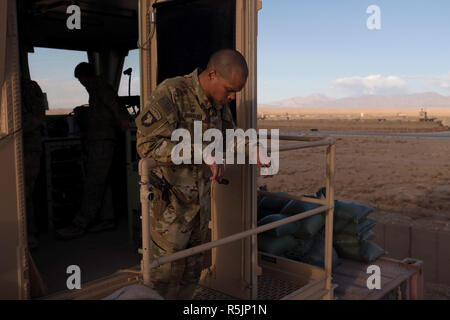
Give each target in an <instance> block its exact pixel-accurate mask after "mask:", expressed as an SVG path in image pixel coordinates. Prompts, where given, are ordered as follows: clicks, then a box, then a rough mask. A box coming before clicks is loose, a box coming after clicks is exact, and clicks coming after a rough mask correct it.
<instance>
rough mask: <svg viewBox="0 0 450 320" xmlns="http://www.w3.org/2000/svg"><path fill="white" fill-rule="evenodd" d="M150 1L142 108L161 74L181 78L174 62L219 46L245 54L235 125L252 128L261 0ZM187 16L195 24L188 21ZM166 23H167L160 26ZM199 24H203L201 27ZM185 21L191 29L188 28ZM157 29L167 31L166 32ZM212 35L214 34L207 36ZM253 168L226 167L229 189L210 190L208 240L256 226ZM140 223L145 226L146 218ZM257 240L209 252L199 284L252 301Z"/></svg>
mask: <svg viewBox="0 0 450 320" xmlns="http://www.w3.org/2000/svg"><path fill="white" fill-rule="evenodd" d="M154 3H156V1H154V0H140V1H139V4H140V22H141V24H140V26H141V27H140V43H141V46H143V48H142V49H141V50H140V63H141V99H142V100H141V105H144V104H145V101H146V100H147V99H148V97H149V96H150V93H151V90H153V89H154V88H155V87H156V85H157V82H158V81H162V80H164V79H162V78H164V77H162V75H170V76H174V75H181V74H182V73H180V74H174V73H175V72H178V71H179V70H177V71H175V70H173V69H174V64H175V63H176V62H180V61H181V60H182V62H183V63H181V64H180V65H182V66H183V67H187V65H190V64H192V63H193V62H194V61H193V60H195V59H198V58H199V56H202V57H203V55H205V53H212V52H214V51H215V50H217V49H220V48H223V47H228V48H230V47H234V48H235V49H237V50H238V51H240V52H241V53H242V54H243V55H244V56H245V58H246V60H247V62H248V65H249V78H248V81H247V84H246V86H245V87H244V89H243V90H242V91H241V93H240V94H238V96H237V99H236V122H237V126H238V127H240V128H242V129H244V130H246V129H248V128H256V105H257V102H256V33H257V11H258V7H259V5H260V2H259V1H257V0H231V1H222V0H210V1H201V0H193V1H182V0H180V1H176V0H175V1H170V2H169V1H167V2H164V1H163V2H161V1H158V4H157V5H156V9H155V8H153V6H152V5H153V4H154ZM177 6H178V7H179V8H178V9H177ZM180 8H181V9H180ZM176 10H181V11H180V15H177V13H176ZM230 10H232V11H230ZM152 12H156V20H155V21H156V25H154V24H152V23H151V21H154V20H152V19H150V17H151V16H152ZM187 12H189V14H188V13H187ZM230 12H231V13H232V14H231V15H230ZM186 17H189V21H193V22H189V21H188V20H187V19H186ZM164 21H169V22H170V23H166V24H164ZM198 21H202V22H203V23H202V24H201V25H200V24H198ZM189 23H193V24H195V25H189ZM179 25H183V30H181V31H180V29H179V27H178V29H171V28H173V26H179ZM230 27H231V28H230ZM161 28H169V29H170V30H169V31H168V32H165V30H161ZM177 30H178V31H177ZM187 30H189V32H187ZM230 30H231V33H230ZM191 31H192V32H191ZM214 32H216V33H215V34H211V33H214ZM199 35H202V37H199ZM186 37H188V38H186ZM179 38H181V39H179ZM224 38H226V39H225V40H224ZM189 39H190V40H191V41H189ZM227 39H228V40H227ZM220 41H222V42H220ZM224 41H225V42H224ZM178 42H180V43H182V44H183V48H182V50H181V49H180V50H178V51H177V48H175V46H176V44H177V43H178ZM221 46H222V47H221ZM216 47H217V48H216ZM213 49H214V50H213ZM186 52H194V53H195V52H197V53H198V54H196V55H195V56H194V57H193V58H195V59H191V58H192V57H191V56H192V55H190V56H187V54H186ZM174 53H176V54H174ZM170 54H171V55H170ZM167 56H170V57H171V59H173V60H172V65H170V66H169V67H168V66H167V65H168V63H169V62H170V61H169V62H168V61H166V60H168V59H167V58H168V57H167ZM171 59H169V60H171ZM206 59H207V58H206ZM159 60H161V61H159ZM179 60H180V61H179ZM195 63H204V64H205V65H206V63H207V61H202V62H199V61H195ZM205 65H204V66H205ZM196 66H197V67H204V66H202V65H196ZM190 67H191V68H192V69H190V70H189V71H192V70H193V68H194V67H195V66H190ZM184 71H185V70H184ZM254 167H255V166H250V165H230V166H228V167H227V172H226V177H227V179H229V180H230V185H228V186H218V185H216V186H214V187H213V189H212V192H211V195H212V197H211V198H212V199H211V201H212V203H211V209H212V212H211V213H212V221H211V223H210V228H211V230H212V240H217V239H221V238H224V237H226V236H229V235H231V234H234V233H239V232H241V231H244V230H247V229H250V228H252V227H255V226H256V180H255V173H256V169H255V168H254ZM143 224H145V222H144V219H143ZM256 239H257V237H256V235H255V236H253V237H252V238H251V239H246V240H242V241H238V242H235V243H231V244H229V245H225V246H223V247H218V248H215V249H213V250H212V265H211V267H210V268H209V269H206V270H204V272H203V274H202V280H201V284H202V285H204V286H207V287H209V288H211V289H215V290H217V291H220V292H223V293H226V294H228V295H231V296H234V297H236V298H240V299H256V297H257V268H258V267H257V241H256ZM145 258H146V257H144V259H145ZM231 262H232V263H231Z"/></svg>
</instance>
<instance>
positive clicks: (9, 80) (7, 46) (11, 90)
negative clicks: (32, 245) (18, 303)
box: [0, 0, 30, 299]
mask: <svg viewBox="0 0 450 320" xmlns="http://www.w3.org/2000/svg"><path fill="white" fill-rule="evenodd" d="M0 88H1V105H0V139H1V140H0V159H1V165H0V177H1V179H0V206H1V207H0V252H1V253H2V262H1V263H0V299H28V298H29V292H30V287H29V281H28V264H27V256H28V254H27V250H28V249H27V236H26V222H25V221H26V219H25V195H24V179H23V155H22V131H21V99H20V63H19V49H18V32H17V10H16V0H4V1H0Z"/></svg>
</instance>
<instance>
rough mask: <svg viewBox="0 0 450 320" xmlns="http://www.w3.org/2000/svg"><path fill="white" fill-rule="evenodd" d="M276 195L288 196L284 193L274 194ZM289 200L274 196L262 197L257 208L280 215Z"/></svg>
mask: <svg viewBox="0 0 450 320" xmlns="http://www.w3.org/2000/svg"><path fill="white" fill-rule="evenodd" d="M274 193H276V194H283V195H288V194H287V193H286V192H274ZM290 201H291V200H289V199H284V198H279V197H275V196H263V198H262V199H261V201H260V202H259V206H258V208H260V209H261V210H266V211H270V212H272V213H281V210H283V208H284V207H285V206H286V204H288V203H289V202H290Z"/></svg>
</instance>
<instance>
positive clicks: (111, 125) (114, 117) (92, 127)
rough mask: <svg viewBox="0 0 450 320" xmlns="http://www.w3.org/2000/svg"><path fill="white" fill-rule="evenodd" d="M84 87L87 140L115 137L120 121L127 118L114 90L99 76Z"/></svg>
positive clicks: (125, 111) (127, 115) (126, 113)
mask: <svg viewBox="0 0 450 320" xmlns="http://www.w3.org/2000/svg"><path fill="white" fill-rule="evenodd" d="M86 89H87V91H88V93H89V121H88V140H104V139H115V138H116V131H117V130H118V128H119V125H120V121H121V120H128V119H129V114H128V112H127V110H126V109H125V107H124V106H123V105H122V104H120V103H119V101H118V99H117V98H118V97H117V93H116V91H115V90H114V89H113V88H112V86H111V85H109V84H108V83H107V82H106V81H105V80H104V79H102V78H101V77H94V78H93V79H91V80H90V82H89V85H88V86H87V88H86Z"/></svg>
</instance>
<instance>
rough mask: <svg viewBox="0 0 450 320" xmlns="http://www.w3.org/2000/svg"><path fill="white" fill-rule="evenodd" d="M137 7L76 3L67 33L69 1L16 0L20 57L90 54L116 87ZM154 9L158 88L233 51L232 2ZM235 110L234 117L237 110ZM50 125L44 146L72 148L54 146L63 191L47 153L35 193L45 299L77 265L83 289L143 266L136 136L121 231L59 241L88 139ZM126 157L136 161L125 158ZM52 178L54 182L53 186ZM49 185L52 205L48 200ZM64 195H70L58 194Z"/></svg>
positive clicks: (120, 167)
mask: <svg viewBox="0 0 450 320" xmlns="http://www.w3.org/2000/svg"><path fill="white" fill-rule="evenodd" d="M137 3H138V2H137V0H96V1H76V4H77V5H79V6H80V8H81V13H82V20H81V30H68V29H67V27H66V20H67V18H68V16H69V14H67V13H66V9H67V7H68V6H69V5H71V4H72V1H54V0H53V1H52V0H35V1H32V0H28V1H19V2H18V4H19V6H18V17H19V34H20V50H21V56H22V57H24V56H26V53H27V52H32V51H33V48H35V47H45V48H54V49H68V50H81V51H86V52H87V53H88V57H89V61H90V62H92V63H95V64H96V66H97V69H98V70H100V74H101V75H103V76H105V78H107V79H108V80H109V81H110V83H112V84H115V85H117V86H116V88H118V83H119V81H120V77H121V76H122V72H123V70H122V69H123V59H124V57H125V56H126V54H127V52H128V51H129V50H132V49H136V47H137V40H138V11H137V7H138V5H137ZM155 8H156V12H157V15H156V16H157V23H158V28H157V30H158V32H157V35H156V36H157V39H158V80H159V82H160V81H161V80H163V79H164V78H167V77H172V76H176V75H184V74H187V73H190V72H192V71H193V70H194V68H196V67H205V65H206V62H207V60H208V57H209V55H210V54H211V53H212V52H214V51H216V50H218V49H222V48H234V44H235V2H234V1H233V0H226V1H224V0H214V1H211V0H192V1H186V0H183V1H180V0H178V1H165V2H158V3H157V5H156V6H155ZM218 35H219V36H218ZM21 60H22V62H21V69H22V72H27V70H28V62H27V60H26V59H23V58H22V59H21ZM50 80H52V79H50ZM54 81H57V79H54ZM123 99H124V102H127V101H128V104H129V105H130V106H131V105H133V106H134V107H135V108H136V107H139V106H138V105H137V104H138V101H139V99H138V97H132V98H123ZM74 107H75V106H74ZM232 109H233V112H235V105H233V106H232ZM75 111H76V112H75ZM76 113H79V117H78V119H77V120H80V119H81V120H82V118H83V109H77V110H74V114H76ZM47 124H50V125H49V131H48V132H47V136H46V137H44V141H46V142H45V143H50V144H55V141H56V142H58V143H59V142H62V144H65V145H67V146H69V147H67V148H61V149H58V147H55V150H54V151H52V152H54V154H52V157H53V158H52V159H57V160H58V161H59V160H60V161H59V162H58V161H56V162H57V163H56V164H55V163H53V162H52V164H51V166H50V167H51V170H53V171H54V172H56V171H58V170H59V171H58V172H60V173H63V174H65V173H70V174H71V175H67V176H66V177H64V179H62V181H66V182H67V183H62V184H59V185H58V179H53V176H51V175H49V173H48V168H49V162H48V161H49V160H48V157H47V158H46V156H45V152H44V153H43V157H42V159H41V164H42V166H41V173H40V177H39V180H38V182H37V184H38V185H39V186H36V188H35V194H34V196H35V200H36V201H35V207H37V208H39V210H38V211H39V212H37V213H36V216H37V220H38V227H39V237H38V241H39V247H38V248H37V249H36V250H34V251H32V256H33V258H34V260H35V262H36V266H37V268H38V269H39V271H40V273H41V276H42V278H43V280H44V282H45V283H46V285H47V287H48V292H47V294H52V293H55V292H59V291H64V290H66V289H67V288H66V280H67V277H68V275H67V274H66V268H67V267H68V266H69V265H79V266H80V268H81V270H82V284H83V283H86V282H89V281H92V280H95V279H99V278H102V277H105V276H107V275H110V274H113V273H114V272H116V271H117V270H118V269H123V268H129V267H132V266H137V265H138V264H139V263H140V259H141V256H140V255H139V254H138V248H139V247H140V246H141V240H140V219H139V215H140V212H139V194H138V190H139V187H138V176H137V165H136V164H137V154H136V147H135V130H131V131H130V132H131V135H130V136H128V137H126V136H125V135H123V136H122V138H121V141H120V147H119V152H118V153H117V155H116V156H115V161H114V165H113V166H114V169H113V170H114V179H115V184H114V185H115V188H114V189H113V198H114V200H115V215H116V219H117V221H118V226H117V228H116V229H115V230H114V231H107V232H104V233H100V234H88V235H86V236H85V237H83V238H81V239H75V240H70V241H57V240H56V239H55V238H54V234H53V230H52V228H50V227H49V226H53V228H55V227H61V226H64V225H66V224H67V223H69V222H70V221H71V219H72V217H73V215H74V214H75V212H76V210H77V205H79V202H80V200H79V199H80V197H81V192H82V179H81V174H80V173H79V172H80V171H79V170H81V169H80V168H81V167H82V161H83V160H82V158H83V154H82V152H83V139H82V137H78V138H77V137H73V136H72V137H69V136H68V135H67V132H68V125H67V121H66V119H65V118H64V117H58V116H47ZM80 126H81V127H82V125H80ZM127 151H129V154H130V155H131V156H129V157H126V154H127ZM52 161H53V160H52ZM52 166H53V167H52ZM25 170H26V169H25ZM53 171H52V172H53ZM49 176H51V177H52V178H51V179H52V180H51V183H50V182H49ZM49 186H50V192H51V194H52V195H53V199H52V201H50V200H49V198H48V194H49V193H48V188H49ZM58 188H59V189H58ZM60 188H66V189H64V192H62V193H61V192H59V191H60ZM58 190H59V191H58ZM58 192H59V193H58ZM56 202H58V205H59V206H60V209H59V210H60V211H57V210H56V206H55V207H52V208H53V209H54V210H53V211H52V212H53V213H52V216H50V215H49V212H50V211H49V206H50V205H55V204H56ZM71 205H72V207H70V206H71ZM130 205H131V207H132V208H133V215H132V217H130V215H129V210H128V207H129V206H130ZM130 219H131V220H132V226H133V229H132V231H133V235H132V236H131V235H130V228H129V227H130V224H129V222H130Z"/></svg>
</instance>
